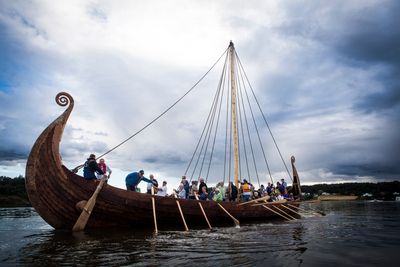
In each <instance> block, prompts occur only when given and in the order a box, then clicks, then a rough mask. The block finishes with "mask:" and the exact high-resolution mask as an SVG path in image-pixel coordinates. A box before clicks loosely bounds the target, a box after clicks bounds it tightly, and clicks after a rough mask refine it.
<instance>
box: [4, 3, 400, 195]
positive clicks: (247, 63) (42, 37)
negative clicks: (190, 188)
mask: <svg viewBox="0 0 400 267" xmlns="http://www.w3.org/2000/svg"><path fill="white" fill-rule="evenodd" d="M399 14H400V2H399V1H385V0H380V1H349V0H346V1H261V0H260V1H211V0H210V1H189V0H187V1H50V0H49V1H7V0H0V37H1V38H0V107H1V108H0V175H6V176H12V177H14V176H17V175H18V174H22V175H24V174H25V164H26V158H27V156H28V154H29V151H30V149H31V147H32V145H33V143H34V141H35V140H36V138H37V137H38V135H39V134H40V133H41V132H42V131H43V129H44V128H45V127H47V125H48V124H50V123H51V121H52V120H54V119H55V118H56V117H57V116H58V115H59V114H61V112H62V111H63V110H64V109H63V108H62V107H59V106H57V105H56V104H55V103H54V96H55V95H56V94H57V93H58V92H59V91H67V92H69V93H70V94H71V95H72V96H73V97H74V99H75V109H74V111H73V113H72V115H71V118H70V120H69V121H68V125H67V127H66V129H65V133H64V136H63V139H62V144H61V153H62V156H63V160H64V163H65V164H66V165H67V167H70V168H73V167H75V166H77V165H79V164H81V163H82V162H83V161H84V160H85V159H86V157H87V156H88V155H89V154H90V153H96V154H102V153H103V152H105V151H107V150H108V149H109V148H111V147H113V146H114V145H116V144H118V143H119V142H120V141H122V140H123V139H125V138H127V137H128V136H130V135H131V134H132V133H134V132H135V131H137V130H139V129H140V128H141V127H143V126H144V125H145V124H146V123H148V122H149V121H151V120H152V119H153V118H154V117H156V116H157V115H158V114H160V113H161V112H162V111H164V110H165V109H166V108H167V107H168V106H169V105H170V104H172V103H173V102H174V101H175V100H176V99H178V98H179V97H180V96H182V95H183V94H184V93H185V92H186V91H187V90H188V89H189V88H190V87H191V86H192V85H193V84H194V83H195V82H196V81H197V80H198V79H199V78H200V77H201V76H202V75H203V74H204V73H205V72H206V71H207V70H208V69H209V68H210V67H211V65H212V64H213V63H214V62H215V61H216V60H217V59H218V57H219V56H220V55H221V54H222V53H223V51H224V50H225V49H226V48H227V47H228V45H229V41H230V40H233V42H234V43H235V47H236V51H237V53H238V55H239V57H240V59H241V61H242V63H243V65H244V68H245V70H246V72H247V75H248V77H249V79H250V81H251V83H252V86H253V88H254V90H255V93H256V94H257V95H258V97H259V100H260V102H261V106H262V107H263V110H264V112H265V113H266V116H267V119H268V120H269V123H270V126H271V130H272V131H273V133H274V134H275V138H276V140H277V143H278V145H279V146H280V149H281V152H282V154H283V156H284V158H285V160H286V163H287V165H290V156H291V155H295V156H296V163H297V168H298V170H299V174H300V178H301V181H302V183H303V184H307V183H308V184H309V183H321V182H324V183H330V182H342V181H343V182H344V181H360V182H361V181H373V182H375V181H391V180H400V176H399V173H400V164H399V163H400V162H399V160H398V158H397V154H398V151H400V137H399V136H400V135H399V133H398V128H399V125H400V105H399V103H400V80H399V77H400V27H399V25H400V16H399ZM217 67H218V69H216V70H214V71H213V73H211V74H210V75H209V76H207V78H206V79H205V81H204V82H203V83H202V84H201V85H199V88H196V90H195V91H193V92H192V93H191V94H190V95H188V96H187V97H186V98H185V99H184V101H183V102H182V103H180V104H179V105H177V106H176V107H175V108H174V109H172V110H171V111H170V112H169V113H168V114H167V115H166V116H164V117H163V118H162V119H160V120H159V121H158V122H157V123H155V124H154V125H152V126H151V127H150V128H148V129H146V130H145V131H144V132H143V133H141V134H139V135H138V136H136V137H135V138H134V139H133V140H131V141H130V142H128V143H127V144H126V145H124V146H123V147H122V148H121V149H118V150H117V151H115V152H112V153H110V154H109V155H107V157H106V161H107V162H108V163H109V164H110V166H111V167H112V168H113V169H114V170H115V175H114V176H113V179H111V180H110V183H111V184H113V185H116V186H118V187H124V179H125V175H126V174H127V173H128V172H131V171H136V170H139V169H144V170H145V172H146V174H149V173H155V174H156V177H157V178H158V179H159V180H164V179H167V180H168V181H170V186H171V187H176V186H177V184H176V183H177V182H176V181H175V179H174V177H175V178H176V177H180V176H181V175H182V174H183V172H184V171H185V168H186V166H187V164H188V162H189V160H190V157H191V155H192V152H193V150H194V147H195V144H196V142H197V140H198V138H199V136H200V134H201V130H202V127H203V124H204V122H205V119H206V117H207V114H208V110H209V107H210V104H211V101H212V98H213V94H214V93H215V89H216V85H217V82H218V78H219V75H220V71H221V68H222V65H221V66H217ZM264 130H265V129H264ZM273 175H274V177H276V178H281V177H282V178H283V175H284V170H279V169H274V170H273ZM265 177H266V175H264V176H263V178H262V179H265ZM209 179H210V182H216V181H217V180H219V179H220V177H212V175H211V176H210V178H209ZM266 181H267V180H264V183H266Z"/></svg>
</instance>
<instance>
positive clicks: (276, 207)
mask: <svg viewBox="0 0 400 267" xmlns="http://www.w3.org/2000/svg"><path fill="white" fill-rule="evenodd" d="M272 207H274V208H275V209H277V210H279V211H280V212H282V213H283V214H285V215H286V216H288V217H289V218H291V219H293V220H294V221H295V220H297V219H296V218H295V217H293V216H292V215H290V214H289V213H287V212H285V211H284V210H282V209H280V208H279V207H278V206H272Z"/></svg>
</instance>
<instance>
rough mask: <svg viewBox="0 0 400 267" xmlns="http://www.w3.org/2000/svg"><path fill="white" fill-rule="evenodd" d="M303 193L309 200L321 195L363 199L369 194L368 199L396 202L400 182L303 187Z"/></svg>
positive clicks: (399, 190)
mask: <svg viewBox="0 0 400 267" xmlns="http://www.w3.org/2000/svg"><path fill="white" fill-rule="evenodd" d="M301 191H302V192H303V193H306V195H307V196H308V198H312V197H313V196H318V195H321V194H322V193H328V194H337V195H354V196H359V197H363V195H364V194H366V193H368V194H371V196H368V197H364V198H367V199H384V200H394V199H395V194H396V193H397V194H398V193H400V182H399V181H393V182H380V183H342V184H315V185H302V186H301Z"/></svg>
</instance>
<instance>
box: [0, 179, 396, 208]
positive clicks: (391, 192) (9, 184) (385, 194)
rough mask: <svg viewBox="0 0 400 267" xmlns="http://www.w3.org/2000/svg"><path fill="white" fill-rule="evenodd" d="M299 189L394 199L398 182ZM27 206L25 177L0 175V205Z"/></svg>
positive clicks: (317, 194)
mask: <svg viewBox="0 0 400 267" xmlns="http://www.w3.org/2000/svg"><path fill="white" fill-rule="evenodd" d="M256 187H257V185H256ZM301 191H302V192H303V200H305V201H331V200H332V201H335V200H350V199H360V200H374V199H376V200H395V199H396V197H398V196H399V193H400V182H399V181H393V182H379V183H343V184H315V185H302V186H301ZM29 206H31V204H30V202H29V199H28V195H27V192H26V189H25V178H24V177H22V176H20V177H16V178H10V177H5V176H0V207H29Z"/></svg>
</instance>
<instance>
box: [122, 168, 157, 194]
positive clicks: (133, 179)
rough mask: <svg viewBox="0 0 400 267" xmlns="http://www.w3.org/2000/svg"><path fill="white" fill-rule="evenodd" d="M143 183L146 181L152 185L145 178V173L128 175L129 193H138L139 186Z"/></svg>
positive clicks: (127, 185) (126, 179) (126, 183)
mask: <svg viewBox="0 0 400 267" xmlns="http://www.w3.org/2000/svg"><path fill="white" fill-rule="evenodd" d="M141 181H145V182H148V183H151V180H150V179H147V178H146V177H144V171H143V170H140V171H139V172H132V173H130V174H128V175H127V176H126V178H125V185H126V189H127V190H129V191H137V189H138V188H137V186H138V184H139V183H140V182H141Z"/></svg>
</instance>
